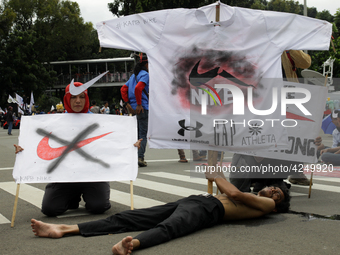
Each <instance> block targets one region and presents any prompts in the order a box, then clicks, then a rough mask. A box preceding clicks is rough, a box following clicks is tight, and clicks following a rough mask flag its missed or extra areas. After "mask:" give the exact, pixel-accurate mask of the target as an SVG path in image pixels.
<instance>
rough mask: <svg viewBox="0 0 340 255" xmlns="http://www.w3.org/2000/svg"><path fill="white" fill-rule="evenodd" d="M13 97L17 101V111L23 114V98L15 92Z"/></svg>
mask: <svg viewBox="0 0 340 255" xmlns="http://www.w3.org/2000/svg"><path fill="white" fill-rule="evenodd" d="M15 99H16V101H17V104H18V106H19V107H18V112H19V113H21V114H24V111H23V109H24V99H23V98H22V97H21V96H19V95H18V94H17V93H15Z"/></svg>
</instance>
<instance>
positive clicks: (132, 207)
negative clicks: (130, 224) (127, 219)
mask: <svg viewBox="0 0 340 255" xmlns="http://www.w3.org/2000/svg"><path fill="white" fill-rule="evenodd" d="M130 201H131V210H133V209H134V204H133V181H130Z"/></svg>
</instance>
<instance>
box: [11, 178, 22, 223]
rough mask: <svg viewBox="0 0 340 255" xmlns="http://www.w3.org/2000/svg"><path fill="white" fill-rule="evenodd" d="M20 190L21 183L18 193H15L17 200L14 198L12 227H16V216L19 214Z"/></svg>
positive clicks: (18, 186)
mask: <svg viewBox="0 0 340 255" xmlns="http://www.w3.org/2000/svg"><path fill="white" fill-rule="evenodd" d="M19 190H20V183H18V184H17V192H16V194H15V200H14V207H13V214H12V222H11V228H13V227H14V221H15V216H16V214H17V205H18V199H19Z"/></svg>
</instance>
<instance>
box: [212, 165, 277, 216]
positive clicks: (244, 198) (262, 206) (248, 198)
mask: <svg viewBox="0 0 340 255" xmlns="http://www.w3.org/2000/svg"><path fill="white" fill-rule="evenodd" d="M206 178H207V179H208V180H210V181H215V183H216V185H217V187H218V189H219V190H220V191H221V193H224V194H226V195H227V196H228V197H229V198H231V199H233V200H235V201H239V202H241V203H243V204H245V205H247V206H249V207H251V208H254V209H257V210H260V211H261V212H263V214H266V213H270V212H272V211H273V210H274V209H275V202H274V200H273V199H271V198H267V197H259V196H255V195H254V194H251V193H243V192H241V191H239V189H238V188H236V187H235V186H234V185H233V184H231V183H230V182H229V181H227V180H226V179H224V178H222V177H221V176H220V175H218V174H217V173H216V172H215V173H209V172H207V173H206Z"/></svg>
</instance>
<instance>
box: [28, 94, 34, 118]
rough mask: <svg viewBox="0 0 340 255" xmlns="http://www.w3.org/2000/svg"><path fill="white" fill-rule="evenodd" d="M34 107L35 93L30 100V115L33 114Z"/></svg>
mask: <svg viewBox="0 0 340 255" xmlns="http://www.w3.org/2000/svg"><path fill="white" fill-rule="evenodd" d="M33 105H34V97H33V91H31V100H30V109H29V111H30V113H32V107H33Z"/></svg>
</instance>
